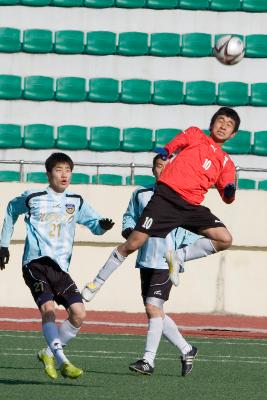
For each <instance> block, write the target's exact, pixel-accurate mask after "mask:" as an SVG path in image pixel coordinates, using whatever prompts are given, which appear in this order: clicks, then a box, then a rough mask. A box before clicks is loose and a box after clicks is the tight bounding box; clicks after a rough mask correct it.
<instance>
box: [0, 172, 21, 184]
mask: <svg viewBox="0 0 267 400" xmlns="http://www.w3.org/2000/svg"><path fill="white" fill-rule="evenodd" d="M19 181H20V173H19V172H18V171H0V182H19Z"/></svg>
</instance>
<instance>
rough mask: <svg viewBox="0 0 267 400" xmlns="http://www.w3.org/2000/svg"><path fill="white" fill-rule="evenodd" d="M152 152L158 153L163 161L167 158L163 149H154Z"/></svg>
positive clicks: (167, 155)
mask: <svg viewBox="0 0 267 400" xmlns="http://www.w3.org/2000/svg"><path fill="white" fill-rule="evenodd" d="M154 152H155V153H158V154H159V155H160V157H161V159H162V160H163V161H166V160H168V158H169V152H168V150H166V149H165V148H164V147H155V149H154Z"/></svg>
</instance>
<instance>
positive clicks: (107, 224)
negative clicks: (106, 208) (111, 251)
mask: <svg viewBox="0 0 267 400" xmlns="http://www.w3.org/2000/svg"><path fill="white" fill-rule="evenodd" d="M114 224H115V222H113V221H112V219H110V218H102V219H100V221H99V225H100V226H101V228H102V229H105V231H109V230H110V229H111V228H112V227H113V225H114Z"/></svg>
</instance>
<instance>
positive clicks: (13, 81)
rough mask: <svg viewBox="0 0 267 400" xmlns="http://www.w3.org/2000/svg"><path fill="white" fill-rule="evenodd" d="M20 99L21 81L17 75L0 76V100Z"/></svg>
mask: <svg viewBox="0 0 267 400" xmlns="http://www.w3.org/2000/svg"><path fill="white" fill-rule="evenodd" d="M21 98H22V80H21V76H17V75H0V99H5V100H15V99H21Z"/></svg>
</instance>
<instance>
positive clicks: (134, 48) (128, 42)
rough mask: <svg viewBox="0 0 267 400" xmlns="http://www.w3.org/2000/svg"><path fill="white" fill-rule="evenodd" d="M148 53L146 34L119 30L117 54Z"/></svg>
mask: <svg viewBox="0 0 267 400" xmlns="http://www.w3.org/2000/svg"><path fill="white" fill-rule="evenodd" d="M147 53H148V34H147V33H144V32H121V33H120V34H119V43H118V48H117V54H119V55H122V56H143V55H145V54H147Z"/></svg>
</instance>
